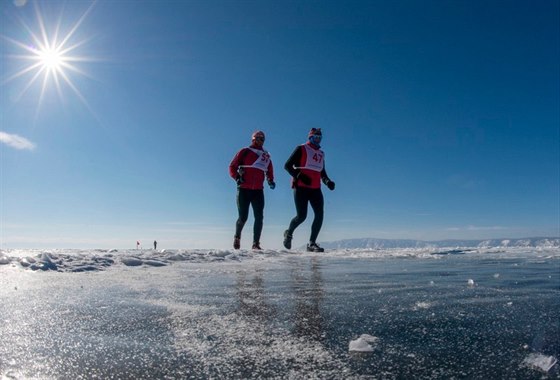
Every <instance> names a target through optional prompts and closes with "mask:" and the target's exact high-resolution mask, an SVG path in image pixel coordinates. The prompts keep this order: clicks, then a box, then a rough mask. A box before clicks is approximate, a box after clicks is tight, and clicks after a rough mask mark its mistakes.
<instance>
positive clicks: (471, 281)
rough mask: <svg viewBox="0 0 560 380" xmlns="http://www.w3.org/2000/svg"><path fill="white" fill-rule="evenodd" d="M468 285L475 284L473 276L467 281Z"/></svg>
mask: <svg viewBox="0 0 560 380" xmlns="http://www.w3.org/2000/svg"><path fill="white" fill-rule="evenodd" d="M467 285H468V286H474V280H473V279H472V278H469V280H468V281H467Z"/></svg>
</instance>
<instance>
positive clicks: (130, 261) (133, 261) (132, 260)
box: [121, 257, 144, 267]
mask: <svg viewBox="0 0 560 380" xmlns="http://www.w3.org/2000/svg"><path fill="white" fill-rule="evenodd" d="M121 261H122V262H123V264H124V265H126V266H129V267H137V266H140V265H142V264H143V263H144V262H143V261H142V260H140V259H137V258H136V257H123V258H122V259H121Z"/></svg>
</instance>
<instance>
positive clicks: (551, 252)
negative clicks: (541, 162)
mask: <svg viewBox="0 0 560 380" xmlns="http://www.w3.org/2000/svg"><path fill="white" fill-rule="evenodd" d="M292 255H298V256H321V257H334V258H362V259H384V258H418V259H438V258H441V257H445V256H449V255H468V256H478V255H493V256H500V257H503V258H510V257H525V256H527V257H541V258H542V257H546V258H560V248H543V247H538V248H521V247H508V248H504V247H492V248H470V247H465V248H457V247H448V248H389V249H375V248H371V249H333V250H327V251H326V252H324V253H321V254H319V255H318V254H316V253H308V252H305V251H298V250H295V251H286V250H263V251H252V250H220V249H191V250H189V249H162V250H151V249H150V250H142V249H139V250H136V249H125V250H118V249H107V250H105V249H93V250H80V249H54V250H53V249H51V250H37V249H33V250H24V249H7V250H1V251H0V268H2V266H13V267H16V268H23V269H29V270H33V271H37V270H41V271H59V272H91V271H100V270H105V269H107V268H110V267H113V266H122V265H124V266H127V267H141V266H151V267H161V266H167V265H173V264H174V263H178V262H184V263H189V262H190V263H217V262H243V261H247V260H261V261H262V260H265V261H266V260H275V259H279V258H280V259H281V258H284V257H288V256H292Z"/></svg>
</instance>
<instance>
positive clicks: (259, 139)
mask: <svg viewBox="0 0 560 380" xmlns="http://www.w3.org/2000/svg"><path fill="white" fill-rule="evenodd" d="M255 140H257V141H264V137H261V136H257V137H255Z"/></svg>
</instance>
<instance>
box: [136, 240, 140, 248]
mask: <svg viewBox="0 0 560 380" xmlns="http://www.w3.org/2000/svg"><path fill="white" fill-rule="evenodd" d="M138 247H140V242H139V241H136V249H138Z"/></svg>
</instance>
